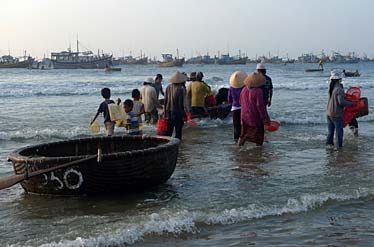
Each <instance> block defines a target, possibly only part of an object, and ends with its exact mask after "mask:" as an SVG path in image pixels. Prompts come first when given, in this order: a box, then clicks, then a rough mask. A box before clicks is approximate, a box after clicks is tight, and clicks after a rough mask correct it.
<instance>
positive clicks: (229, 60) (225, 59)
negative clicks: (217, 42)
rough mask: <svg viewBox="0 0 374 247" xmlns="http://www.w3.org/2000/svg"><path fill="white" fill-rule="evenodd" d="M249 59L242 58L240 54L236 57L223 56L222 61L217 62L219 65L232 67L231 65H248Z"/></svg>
mask: <svg viewBox="0 0 374 247" xmlns="http://www.w3.org/2000/svg"><path fill="white" fill-rule="evenodd" d="M247 60H248V57H247V56H245V57H242V56H241V55H240V54H239V56H236V57H231V56H230V55H229V54H224V55H221V57H220V59H218V60H217V64H223V65H227V64H228V65H231V64H246V63H247Z"/></svg>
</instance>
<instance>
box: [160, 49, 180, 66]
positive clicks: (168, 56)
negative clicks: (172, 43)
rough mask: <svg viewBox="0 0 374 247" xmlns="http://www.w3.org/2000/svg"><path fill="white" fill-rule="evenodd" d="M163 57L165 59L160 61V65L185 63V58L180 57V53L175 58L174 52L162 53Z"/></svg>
mask: <svg viewBox="0 0 374 247" xmlns="http://www.w3.org/2000/svg"><path fill="white" fill-rule="evenodd" d="M177 54H178V50H177ZM162 58H163V61H161V62H158V65H159V66H160V67H181V66H182V65H183V64H184V58H179V54H178V55H177V57H176V58H173V55H172V54H162Z"/></svg>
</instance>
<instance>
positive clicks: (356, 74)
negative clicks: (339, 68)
mask: <svg viewBox="0 0 374 247" xmlns="http://www.w3.org/2000/svg"><path fill="white" fill-rule="evenodd" d="M344 76H345V77H359V76H360V73H359V72H358V71H355V72H350V71H344Z"/></svg>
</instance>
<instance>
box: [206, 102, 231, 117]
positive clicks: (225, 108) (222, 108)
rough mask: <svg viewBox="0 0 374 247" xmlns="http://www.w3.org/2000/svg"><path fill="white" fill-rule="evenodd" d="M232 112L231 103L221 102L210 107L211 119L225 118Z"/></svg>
mask: <svg viewBox="0 0 374 247" xmlns="http://www.w3.org/2000/svg"><path fill="white" fill-rule="evenodd" d="M230 112H231V104H221V105H217V106H213V107H208V113H209V117H210V118H211V119H217V118H219V119H225V118H226V117H227V116H228V115H229V114H230Z"/></svg>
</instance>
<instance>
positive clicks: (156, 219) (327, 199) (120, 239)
mask: <svg viewBox="0 0 374 247" xmlns="http://www.w3.org/2000/svg"><path fill="white" fill-rule="evenodd" d="M370 195H374V190H373V189H370V188H358V189H357V190H352V191H347V192H345V193H329V192H321V193H318V194H305V195H301V196H300V197H298V198H289V199H288V201H287V202H286V203H284V204H283V205H275V206H264V205H261V204H259V203H257V204H250V205H248V206H247V207H239V208H232V209H224V210H221V211H217V212H208V213H206V212H203V211H197V212H191V211H189V210H179V211H177V212H173V211H171V210H167V209H163V210H162V211H161V212H159V213H153V214H150V215H148V216H145V218H144V220H143V221H141V222H140V223H138V224H129V225H126V226H123V227H122V228H120V229H117V230H115V231H114V232H113V230H112V231H111V232H106V233H101V234H98V236H92V237H87V238H83V237H77V238H76V239H75V240H67V239H64V240H61V241H59V242H50V243H44V244H42V245H40V246H41V247H61V246H70V247H73V246H74V247H80V246H122V245H124V244H134V243H136V242H139V241H141V240H143V239H144V238H145V237H146V236H149V235H160V236H161V235H165V234H166V235H167V234H172V235H180V234H183V233H188V234H195V233H198V232H199V228H200V227H201V226H202V225H230V224H235V223H241V222H246V221H250V220H253V219H261V218H264V217H269V216H281V215H284V214H297V213H302V212H307V211H310V210H315V209H318V208H320V207H323V206H325V205H326V204H328V203H334V202H341V201H349V200H357V199H360V198H365V197H367V196H370ZM11 246H19V245H11Z"/></svg>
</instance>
